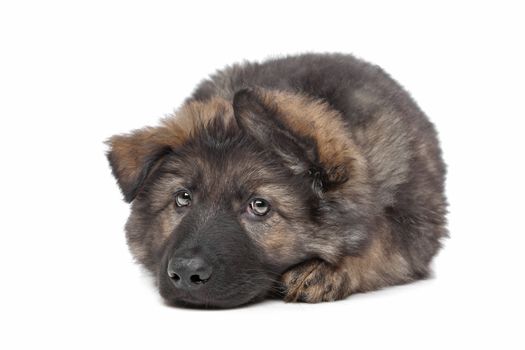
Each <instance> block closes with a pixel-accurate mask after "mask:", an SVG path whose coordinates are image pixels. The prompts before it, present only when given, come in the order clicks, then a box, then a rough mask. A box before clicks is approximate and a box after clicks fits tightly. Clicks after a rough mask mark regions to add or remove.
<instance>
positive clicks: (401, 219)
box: [107, 54, 448, 308]
mask: <svg viewBox="0 0 525 350" xmlns="http://www.w3.org/2000/svg"><path fill="white" fill-rule="evenodd" d="M107 144H108V151H107V158H108V160H109V163H110V166H111V168H112V172H113V174H114V176H115V178H116V180H117V183H118V185H119V187H120V189H121V191H122V193H123V196H124V199H125V201H127V202H130V203H131V214H130V216H129V219H128V221H127V224H126V226H125V230H126V235H127V242H128V245H129V248H130V250H131V252H132V255H133V256H134V258H135V259H136V261H137V262H139V263H140V264H142V265H144V266H145V267H146V268H147V270H149V271H151V272H152V273H153V274H154V276H155V280H156V284H157V287H158V290H159V292H160V294H161V295H162V297H163V298H164V299H165V301H166V303H167V304H169V305H182V306H190V307H210V308H232V307H238V306H241V305H245V304H248V303H253V302H256V301H260V300H262V299H264V298H269V297H279V298H282V299H284V300H285V301H302V302H308V303H317V302H322V301H333V300H339V299H343V298H346V297H347V296H349V295H351V294H354V293H360V292H366V291H372V290H377V289H380V288H383V287H386V286H391V285H399V284H404V283H408V282H411V281H415V280H418V279H422V278H425V277H426V276H428V275H429V271H430V268H429V264H430V263H431V260H432V258H433V257H434V256H435V254H436V253H437V252H438V251H439V249H440V247H441V245H442V240H443V238H444V237H447V236H448V232H447V228H446V213H447V201H446V197H445V191H444V184H445V175H446V167H445V164H444V162H443V160H442V155H441V151H440V146H439V142H438V138H437V133H436V130H435V128H434V126H433V124H432V123H431V122H430V121H429V119H428V118H427V117H426V116H425V114H424V113H423V112H422V111H421V109H420V108H419V107H418V106H417V104H416V103H415V102H414V100H413V99H412V98H411V97H410V96H409V94H408V93H407V92H406V91H405V90H404V89H403V88H402V87H401V86H400V85H399V84H398V83H396V82H395V81H394V80H393V79H392V78H390V77H389V75H387V74H386V73H385V72H384V71H383V70H382V69H381V68H380V67H378V66H375V65H372V64H370V63H367V62H365V61H362V60H360V59H357V58H355V57H354V56H351V55H345V54H303V55H295V56H287V57H282V58H275V59H270V60H267V61H264V62H262V63H259V62H253V63H250V62H245V63H242V64H236V65H232V66H229V67H226V68H225V69H223V70H220V71H217V72H216V73H215V74H213V75H211V76H210V77H209V78H208V79H206V80H204V81H202V82H201V83H200V84H199V85H198V86H197V88H196V89H195V90H194V92H193V93H192V95H191V96H190V97H189V98H188V99H187V100H185V101H184V103H183V104H182V106H181V107H180V108H179V109H178V110H177V111H176V112H175V113H174V115H172V116H169V117H167V118H165V119H163V120H162V121H161V122H160V124H159V125H158V126H154V127H146V128H143V129H139V130H135V131H132V132H130V133H128V134H122V135H116V136H113V137H111V138H110V139H109V140H108V141H107Z"/></svg>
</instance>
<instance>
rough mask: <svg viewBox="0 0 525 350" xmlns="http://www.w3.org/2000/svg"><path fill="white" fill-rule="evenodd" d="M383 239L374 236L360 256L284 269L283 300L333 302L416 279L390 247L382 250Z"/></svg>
mask: <svg viewBox="0 0 525 350" xmlns="http://www.w3.org/2000/svg"><path fill="white" fill-rule="evenodd" d="M384 239H385V237H379V236H378V237H376V238H375V239H374V240H373V241H372V242H371V244H370V245H369V246H368V247H367V248H366V249H365V250H364V251H363V252H362V253H361V254H360V255H356V256H346V257H344V258H342V259H341V260H340V261H339V263H337V264H336V265H331V264H329V263H327V262H325V261H323V260H319V259H314V260H309V261H306V262H304V263H302V264H299V265H297V266H295V267H293V268H292V269H290V270H288V271H287V272H285V273H284V274H283V276H282V283H283V286H284V289H285V294H284V300H285V301H289V302H292V301H303V302H308V303H318V302H321V301H333V300H339V299H344V298H346V297H347V296H349V295H350V294H352V293H358V292H365V291H371V290H375V289H379V288H382V287H385V286H387V285H395V284H401V283H406V282H409V281H412V280H414V279H416V278H415V276H416V275H415V274H414V272H413V271H412V269H411V268H410V265H409V264H408V262H407V261H406V260H405V259H404V258H403V256H402V255H401V254H400V253H399V252H398V251H397V250H396V249H394V247H393V246H392V245H391V244H388V245H387V246H389V247H390V249H385V246H386V245H385V241H384Z"/></svg>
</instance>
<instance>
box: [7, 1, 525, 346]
mask: <svg viewBox="0 0 525 350" xmlns="http://www.w3.org/2000/svg"><path fill="white" fill-rule="evenodd" d="M518 5H519V2H516V3H510V2H504V1H497V2H494V3H485V2H482V1H476V2H472V3H466V2H459V1H457V2H451V3H448V4H447V3H446V2H444V1H438V2H435V3H434V4H431V3H430V2H423V1H417V2H413V3H408V2H399V1H389V2H385V3H377V2H373V1H367V2H366V5H365V4H363V3H361V4H358V3H351V2H348V1H341V2H333V1H327V0H324V1H319V2H310V1H300V2H296V3H292V2H285V1H284V0H281V1H268V0H266V1H259V2H257V3H255V2H247V1H245V2H239V3H233V2H226V1H215V2H208V3H207V2H205V1H180V2H175V1H172V2H156V1H147V2H146V1H145V2H143V3H137V2H133V1H123V2H120V3H118V2H112V1H100V2H98V1H85V2H79V1H77V2H74V1H63V2H56V1H53V2H50V1H39V2H36V1H35V2H34V3H29V2H26V1H11V2H9V1H2V2H1V4H0V117H1V124H0V128H1V129H0V130H1V131H0V152H1V158H0V161H1V171H0V185H1V192H0V193H1V199H0V205H1V206H2V209H1V211H0V213H1V220H0V283H1V285H2V287H1V288H0V293H1V297H0V322H1V325H0V348H2V349H23V348H24V349H36V348H42V349H47V348H49V349H62V348H64V349H84V348H85V349H98V348H100V349H105V348H114V349H116V348H119V349H120V348H122V349H131V348H150V349H169V348H173V349H192V348H213V349H222V348H224V349H236V348H242V349H252V348H255V349H281V348H282V349H308V348H316V349H351V348H353V349H356V348H380V347H381V348H414V349H416V348H417V349H420V348H431V349H433V348H435V349H443V348H445V346H448V348H474V347H478V348H479V347H480V346H486V347H487V348H501V349H512V348H515V349H518V348H521V349H523V348H524V347H525V341H524V339H523V337H524V335H523V331H524V320H523V315H524V312H525V308H524V302H523V298H524V295H525V289H524V286H523V279H524V277H523V276H524V273H523V269H524V268H525V259H524V257H523V250H524V249H525V247H524V245H525V239H524V236H525V230H524V228H523V218H524V216H525V213H524V209H525V206H524V201H525V191H524V186H523V181H524V179H525V173H524V170H523V163H524V156H523V153H524V151H525V142H524V140H523V139H524V137H523V132H524V129H523V120H524V118H525V108H524V106H523V105H524V100H525V96H524V85H523V84H524V79H525V74H524V73H525V70H524V62H525V54H524V51H523V47H524V33H525V26H524V24H523V23H524V13H525V12H524V11H523V10H522V9H520V8H519V6H518ZM305 51H313V52H326V51H329V52H332V51H338V52H345V53H354V54H355V55H357V56H359V57H362V58H365V59H366V60H369V61H372V62H374V63H377V64H379V65H381V66H382V67H383V68H384V69H386V70H387V71H388V72H389V73H390V74H392V75H393V77H394V78H395V79H397V80H398V81H400V82H401V83H402V84H403V85H404V86H405V87H406V88H407V89H408V90H409V91H410V92H411V93H412V95H413V96H414V97H415V99H416V100H417V101H418V103H419V104H420V106H421V107H422V108H423V110H424V111H425V112H426V113H427V114H428V115H429V116H430V118H431V119H432V121H433V122H434V123H435V124H436V126H437V128H438V130H439V133H440V136H441V141H442V146H443V150H444V156H445V159H446V162H447V163H448V166H449V175H448V182H447V191H448V196H449V200H450V215H449V220H450V225H449V228H450V232H451V238H450V239H449V240H447V241H446V246H445V249H444V250H443V251H442V252H441V253H440V254H439V256H438V257H437V258H436V259H435V261H434V270H435V277H434V278H432V279H430V280H427V281H423V282H418V283H414V284H411V285H406V286H402V287H394V288H389V289H386V290H382V291H378V292H374V293H369V294H362V295H355V296H351V297H350V298H348V299H347V300H344V301H341V302H334V303H328V304H318V305H307V304H285V303H283V302H279V301H272V302H264V303H260V304H257V305H254V306H250V307H246V308H241V309H236V310H229V311H198V310H183V309H177V308H171V307H167V306H164V305H163V303H162V301H161V299H160V297H159V296H158V295H157V292H156V291H155V289H154V287H153V286H152V284H151V281H150V280H149V279H147V278H146V277H145V276H144V274H143V273H142V271H141V270H140V269H139V267H138V266H137V265H135V264H133V263H132V260H131V256H130V254H129V253H128V251H127V247H126V244H125V240H124V233H123V225H124V223H125V220H126V218H127V213H128V206H127V204H125V203H124V202H123V201H121V195H120V193H119V191H118V189H117V186H116V185H115V181H114V179H113V177H112V176H111V174H110V169H109V166H108V164H107V162H106V159H105V156H104V152H105V146H104V145H103V141H104V140H105V139H106V138H108V137H109V136H111V135H113V134H116V133H121V132H126V131H129V130H130V129H133V128H139V127H142V126H144V125H151V124H155V123H156V122H157V121H158V119H159V118H161V117H162V116H164V115H166V114H169V113H171V112H172V111H173V110H174V109H175V108H176V107H178V106H179V105H180V103H181V102H182V101H183V99H184V98H185V97H187V96H188V95H189V94H190V93H191V91H192V89H193V88H194V86H195V85H196V84H197V83H198V82H199V81H200V80H201V79H203V78H205V77H206V76H207V75H208V74H209V73H211V72H213V71H214V70H215V69H218V68H222V67H223V66H224V65H226V64H230V63H233V62H238V61H241V60H244V59H249V60H261V59H264V58H265V57H268V56H272V55H280V54H288V53H299V52H305Z"/></svg>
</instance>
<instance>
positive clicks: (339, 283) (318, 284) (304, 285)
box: [282, 260, 350, 303]
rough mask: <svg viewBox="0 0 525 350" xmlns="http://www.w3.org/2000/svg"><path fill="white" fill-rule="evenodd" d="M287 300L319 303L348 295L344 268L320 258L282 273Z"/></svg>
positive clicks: (347, 280) (285, 298)
mask: <svg viewBox="0 0 525 350" xmlns="http://www.w3.org/2000/svg"><path fill="white" fill-rule="evenodd" d="M282 283H283V286H284V289H285V293H284V300H285V301H287V302H294V301H303V302H307V303H319V302H322V301H334V300H339V299H343V298H345V297H347V296H348V295H350V283H349V277H348V275H347V274H346V273H345V272H344V270H342V269H339V268H337V267H336V266H332V265H330V264H328V263H326V262H324V261H322V260H310V261H307V262H305V263H302V264H300V265H297V266H295V267H294V268H292V269H291V270H288V271H287V272H285V273H284V274H283V277H282Z"/></svg>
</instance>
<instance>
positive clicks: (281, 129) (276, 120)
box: [233, 89, 317, 173]
mask: <svg viewBox="0 0 525 350" xmlns="http://www.w3.org/2000/svg"><path fill="white" fill-rule="evenodd" d="M233 113H234V115H235V120H236V121H237V124H238V125H239V127H240V128H241V130H243V131H244V132H245V133H247V134H248V135H251V136H252V137H254V138H255V140H257V142H258V143H260V144H262V145H264V146H266V147H271V148H272V149H273V150H274V151H276V153H277V154H279V156H281V158H282V159H283V160H284V162H285V163H286V165H288V166H289V167H290V168H291V169H292V170H293V171H294V172H295V173H308V171H309V169H310V168H311V167H312V166H313V164H316V163H317V152H316V147H315V142H314V141H313V140H312V139H309V138H306V137H300V136H299V135H296V134H295V133H294V132H293V130H291V129H290V128H288V126H286V125H285V124H284V123H283V121H282V120H281V118H280V116H279V113H278V111H277V108H276V106H275V105H273V104H272V103H271V102H270V101H267V100H265V98H264V96H262V95H261V94H260V93H259V92H257V91H256V90H252V89H243V90H239V91H238V92H237V93H236V94H235V95H234V97H233Z"/></svg>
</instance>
